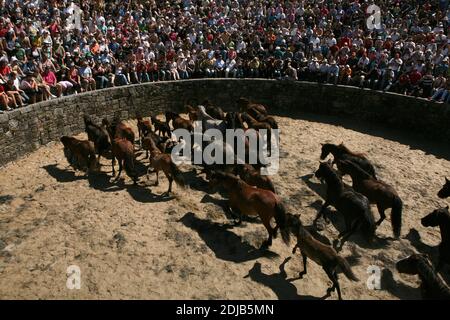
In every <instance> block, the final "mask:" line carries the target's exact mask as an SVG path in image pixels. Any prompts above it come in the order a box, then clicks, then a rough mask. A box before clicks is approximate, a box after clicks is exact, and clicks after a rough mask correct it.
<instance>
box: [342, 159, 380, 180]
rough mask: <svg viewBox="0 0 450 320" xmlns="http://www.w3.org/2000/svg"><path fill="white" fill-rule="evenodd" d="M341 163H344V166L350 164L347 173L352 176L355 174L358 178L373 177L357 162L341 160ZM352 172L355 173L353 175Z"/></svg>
mask: <svg viewBox="0 0 450 320" xmlns="http://www.w3.org/2000/svg"><path fill="white" fill-rule="evenodd" d="M341 163H342V164H344V166H350V168H351V169H350V171H351V172H349V174H350V176H351V177H352V178H353V176H355V178H360V179H371V178H372V179H373V177H372V176H371V175H370V174H369V173H367V171H365V170H364V169H362V168H361V167H360V166H359V165H358V164H357V163H354V162H353V161H351V160H345V161H341ZM354 173H356V175H354Z"/></svg>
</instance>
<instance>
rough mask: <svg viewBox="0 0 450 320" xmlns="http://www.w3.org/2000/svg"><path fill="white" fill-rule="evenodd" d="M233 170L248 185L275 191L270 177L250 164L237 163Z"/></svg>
mask: <svg viewBox="0 0 450 320" xmlns="http://www.w3.org/2000/svg"><path fill="white" fill-rule="evenodd" d="M234 172H235V173H236V174H237V175H238V176H239V177H240V178H241V179H242V180H244V181H245V182H246V183H248V184H249V185H251V186H255V187H257V188H260V189H266V190H270V191H272V192H273V193H275V187H274V186H273V183H272V181H271V180H270V178H269V177H268V176H264V175H262V174H261V173H260V172H259V171H258V170H256V169H255V168H254V167H253V166H252V165H251V164H238V165H236V167H235V170H234Z"/></svg>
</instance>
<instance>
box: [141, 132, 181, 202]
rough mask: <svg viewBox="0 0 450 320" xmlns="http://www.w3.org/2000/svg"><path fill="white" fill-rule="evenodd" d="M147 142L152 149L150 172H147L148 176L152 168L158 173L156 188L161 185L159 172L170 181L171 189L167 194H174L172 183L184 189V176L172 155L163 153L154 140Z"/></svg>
mask: <svg viewBox="0 0 450 320" xmlns="http://www.w3.org/2000/svg"><path fill="white" fill-rule="evenodd" d="M147 138H150V137H147ZM146 141H147V142H148V147H149V149H150V166H149V170H148V171H147V175H148V173H149V172H150V167H152V168H153V171H152V172H155V173H156V182H155V186H157V185H158V184H159V171H162V172H164V174H165V176H166V177H167V179H168V180H169V189H168V190H167V193H171V192H172V182H173V181H174V180H175V182H176V183H177V184H178V185H179V186H181V187H184V185H185V184H184V179H183V175H182V173H181V171H180V169H178V167H177V166H176V164H175V163H174V162H173V161H172V157H171V155H170V154H167V153H162V152H161V150H160V149H159V148H158V147H157V146H156V143H155V142H154V141H153V139H151V138H150V139H148V140H146Z"/></svg>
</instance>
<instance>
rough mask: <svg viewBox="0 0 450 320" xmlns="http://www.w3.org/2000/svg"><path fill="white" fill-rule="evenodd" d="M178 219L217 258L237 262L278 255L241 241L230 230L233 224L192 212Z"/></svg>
mask: <svg viewBox="0 0 450 320" xmlns="http://www.w3.org/2000/svg"><path fill="white" fill-rule="evenodd" d="M179 221H181V222H182V223H183V224H184V225H185V226H186V227H188V228H190V229H192V230H194V231H196V232H197V233H198V235H199V236H200V238H202V240H203V241H204V242H205V244H206V245H207V246H208V247H209V248H210V249H211V250H212V251H213V252H214V254H215V255H216V257H217V258H219V259H222V260H226V261H232V262H236V263H239V262H244V261H250V260H255V259H258V258H261V257H265V258H273V257H277V256H278V255H277V254H276V253H275V252H272V251H270V250H267V249H264V250H261V249H257V248H255V247H254V246H252V245H251V244H249V243H248V242H246V241H243V240H242V238H241V237H240V236H238V235H236V234H235V233H234V232H232V231H230V229H232V228H233V227H234V226H233V225H229V224H221V223H215V222H212V221H210V220H204V219H200V218H198V217H196V216H195V214H194V213H192V212H188V213H186V214H185V215H184V216H183V217H182V218H181V219H180V220H179ZM263 240H265V239H263Z"/></svg>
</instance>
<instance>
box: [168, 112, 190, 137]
mask: <svg viewBox="0 0 450 320" xmlns="http://www.w3.org/2000/svg"><path fill="white" fill-rule="evenodd" d="M170 120H172V127H173V129H174V130H176V129H186V130H188V131H189V132H192V131H194V125H193V124H192V121H191V120H186V119H184V118H182V117H181V116H180V115H179V114H178V113H175V112H171V111H167V112H166V122H167V123H169V122H170Z"/></svg>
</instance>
